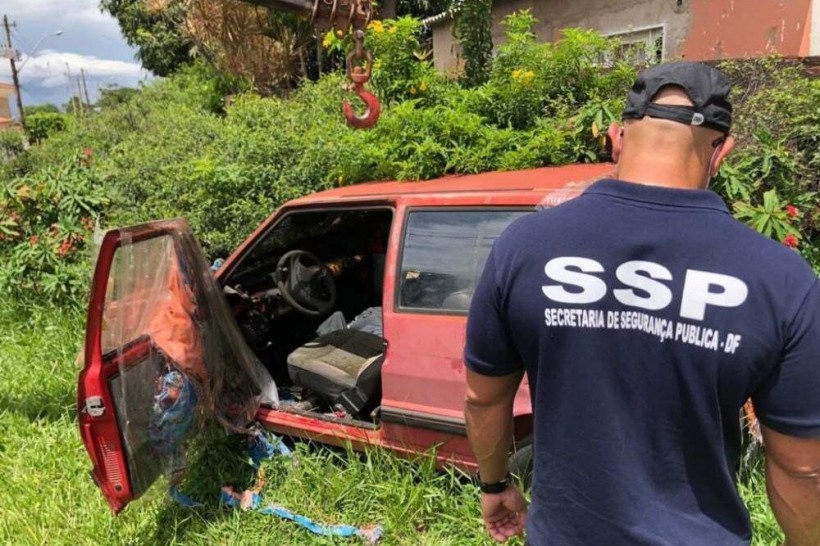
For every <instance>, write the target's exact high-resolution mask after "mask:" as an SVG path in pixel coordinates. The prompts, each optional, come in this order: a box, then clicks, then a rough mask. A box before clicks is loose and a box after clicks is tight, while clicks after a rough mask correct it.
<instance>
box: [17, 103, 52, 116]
mask: <svg viewBox="0 0 820 546" xmlns="http://www.w3.org/2000/svg"><path fill="white" fill-rule="evenodd" d="M23 110H24V111H25V113H26V117H28V116H30V115H32V114H56V113H58V112H59V111H60V109H59V108H57V106H56V105H54V104H32V105H31V106H25V107H24V108H23Z"/></svg>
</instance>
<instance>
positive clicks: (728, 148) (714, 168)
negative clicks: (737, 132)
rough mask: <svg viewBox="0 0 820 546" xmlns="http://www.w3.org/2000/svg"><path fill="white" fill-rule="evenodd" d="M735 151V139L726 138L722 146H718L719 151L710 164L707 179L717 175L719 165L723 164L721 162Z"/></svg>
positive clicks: (731, 137)
mask: <svg viewBox="0 0 820 546" xmlns="http://www.w3.org/2000/svg"><path fill="white" fill-rule="evenodd" d="M734 149H735V137H733V136H727V137H726V140H724V141H723V144H721V145H720V151H719V152H718V153H717V154H716V155H715V160H714V161H713V162H712V165H711V170H710V171H709V178H712V177H714V176H716V175H717V173H718V171H719V170H720V165H721V163H723V160H724V159H726V156H728V155H729V154H730V153H732V150H734Z"/></svg>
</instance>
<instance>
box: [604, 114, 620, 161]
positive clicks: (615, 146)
mask: <svg viewBox="0 0 820 546" xmlns="http://www.w3.org/2000/svg"><path fill="white" fill-rule="evenodd" d="M606 134H607V136H608V137H609V142H610V143H611V144H612V162H613V163H617V162H618V160H619V159H621V150H622V149H623V136H624V129H623V127H621V126H620V125H618V124H617V123H615V122H612V123H611V124H610V125H609V129H607V131H606Z"/></svg>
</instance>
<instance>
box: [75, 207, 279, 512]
mask: <svg viewBox="0 0 820 546" xmlns="http://www.w3.org/2000/svg"><path fill="white" fill-rule="evenodd" d="M265 401H269V402H271V403H275V402H276V389H275V385H274V384H273V381H272V380H271V378H270V376H269V375H268V373H267V371H266V370H265V369H264V367H263V366H262V365H261V364H260V363H259V361H258V360H257V359H256V357H255V356H254V355H253V353H252V352H251V351H250V349H249V348H248V347H247V346H246V345H245V342H244V340H243V339H242V337H241V334H240V333H239V331H238V328H237V326H236V323H235V322H234V319H233V317H232V316H231V313H230V309H229V308H228V306H227V302H226V300H225V299H224V297H223V295H222V293H221V289H220V287H219V286H218V284H217V283H216V281H215V280H214V278H213V276H212V275H211V271H210V270H209V268H208V264H207V262H206V261H205V259H204V258H203V256H202V253H201V251H200V249H199V246H198V244H197V242H196V240H195V239H194V237H193V235H192V234H191V231H190V228H189V227H188V225H187V223H186V222H185V221H184V220H167V221H161V222H153V223H149V224H144V225H141V226H135V227H131V228H125V229H117V230H112V231H109V232H108V233H106V235H105V237H104V239H103V242H102V245H101V247H100V251H99V255H98V258H97V265H96V269H95V273H94V279H93V283H92V288H91V298H90V304H89V310H88V322H87V325H86V339H85V364H84V368H83V370H82V372H81V373H80V376H79V381H78V388H77V408H78V410H79V411H78V413H79V425H80V431H81V435H82V439H83V443H84V444H85V446H86V449H87V450H88V454H89V456H90V457H91V460H92V463H93V465H94V468H93V470H92V476H93V478H94V480H95V482H96V483H97V485H98V486H99V487H100V489H101V490H102V493H103V495H104V496H105V498H106V500H107V501H108V503H109V505H110V506H111V508H112V510H113V511H114V512H115V513H116V512H119V511H120V510H122V509H123V508H124V507H125V505H126V504H128V503H129V502H130V501H132V500H134V499H136V498H138V497H140V496H141V495H142V494H143V493H145V491H146V490H147V489H148V487H149V486H150V485H151V484H152V483H153V482H154V481H155V480H156V479H157V478H158V477H159V476H160V475H161V474H163V473H167V474H169V475H170V478H171V483H172V484H173V483H174V481H175V480H176V479H178V478H179V477H180V476H181V473H182V472H183V471H184V468H185V448H186V446H187V445H188V443H189V441H190V440H191V438H192V437H193V436H194V435H195V434H196V433H197V432H198V431H199V430H201V428H202V426H204V425H205V424H206V423H207V422H209V420H210V419H211V418H213V419H215V420H216V421H217V422H218V423H220V424H221V425H222V426H224V427H226V428H228V429H229V430H233V431H242V430H244V427H245V426H246V425H247V423H249V422H250V421H251V420H252V419H253V416H254V415H255V413H256V410H257V409H258V407H259V404H260V403H263V402H265Z"/></svg>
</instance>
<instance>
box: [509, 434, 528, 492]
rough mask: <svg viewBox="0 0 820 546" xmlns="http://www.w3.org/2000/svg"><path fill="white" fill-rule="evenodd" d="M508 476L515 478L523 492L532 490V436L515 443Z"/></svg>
mask: <svg viewBox="0 0 820 546" xmlns="http://www.w3.org/2000/svg"><path fill="white" fill-rule="evenodd" d="M509 468H510V474H512V475H513V476H516V477H517V478H518V480H519V481H520V482H521V485H522V486H523V487H524V489H525V490H527V491H529V490H530V489H532V436H527V437H526V438H524V439H523V440H521V441H520V442H516V446H515V452H514V453H513V454H512V455H510V461H509Z"/></svg>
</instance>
